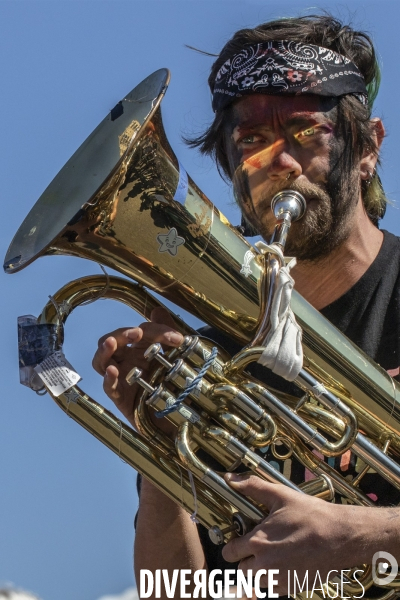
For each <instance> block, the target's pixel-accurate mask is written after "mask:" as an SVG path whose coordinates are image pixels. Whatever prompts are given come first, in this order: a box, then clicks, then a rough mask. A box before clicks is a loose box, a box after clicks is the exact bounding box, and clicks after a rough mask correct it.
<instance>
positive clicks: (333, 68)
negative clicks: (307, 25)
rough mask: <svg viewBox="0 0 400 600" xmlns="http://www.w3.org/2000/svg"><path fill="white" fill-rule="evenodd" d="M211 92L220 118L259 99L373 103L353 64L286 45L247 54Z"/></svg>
mask: <svg viewBox="0 0 400 600" xmlns="http://www.w3.org/2000/svg"><path fill="white" fill-rule="evenodd" d="M212 92H213V109H214V111H215V112H217V111H219V110H222V109H223V108H225V106H227V105H228V104H230V103H231V102H233V101H234V100H235V99H236V98H240V97H241V96H244V95H247V94H254V93H261V94H291V95H299V94H315V95H318V96H343V95H345V94H353V95H354V96H356V97H357V98H358V99H359V100H360V102H362V103H363V104H367V102H368V95H367V89H366V87H365V82H364V78H363V76H362V75H361V73H360V71H359V70H358V68H357V67H356V65H355V64H354V63H353V62H351V60H349V59H348V58H346V57H345V56H342V55H341V54H338V53H337V52H334V51H333V50H328V48H322V47H321V46H314V45H313V44H305V43H303V42H289V41H285V40H274V41H270V42H264V43H262V44H254V45H252V46H246V47H245V48H243V50H241V51H240V52H238V53H237V54H235V55H234V56H233V57H232V58H229V59H228V60H227V61H226V62H225V63H224V64H223V65H222V67H221V68H220V70H219V71H218V73H217V76H216V78H215V83H214V89H213V90H212Z"/></svg>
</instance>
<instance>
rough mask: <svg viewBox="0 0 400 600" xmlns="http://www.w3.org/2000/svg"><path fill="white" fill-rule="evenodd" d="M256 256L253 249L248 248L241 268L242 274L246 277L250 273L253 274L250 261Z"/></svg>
mask: <svg viewBox="0 0 400 600" xmlns="http://www.w3.org/2000/svg"><path fill="white" fill-rule="evenodd" d="M253 258H254V254H253V252H252V251H251V250H247V252H246V254H245V255H244V257H243V264H242V268H241V269H240V273H241V274H242V275H244V276H245V277H248V276H249V275H251V267H250V263H251V261H252V260H253Z"/></svg>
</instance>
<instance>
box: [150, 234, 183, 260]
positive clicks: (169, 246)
mask: <svg viewBox="0 0 400 600" xmlns="http://www.w3.org/2000/svg"><path fill="white" fill-rule="evenodd" d="M157 241H158V243H159V244H160V247H159V249H158V251H159V252H168V253H169V254H171V256H176V253H177V252H178V246H180V245H181V244H184V243H185V238H183V237H180V236H179V235H178V232H177V231H176V229H175V227H172V229H170V230H169V231H168V233H159V234H158V236H157Z"/></svg>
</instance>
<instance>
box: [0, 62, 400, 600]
mask: <svg viewBox="0 0 400 600" xmlns="http://www.w3.org/2000/svg"><path fill="white" fill-rule="evenodd" d="M168 83H169V72H168V71H167V70H166V69H161V70H159V71H157V72H155V73H153V74H152V75H150V76H149V77H148V78H147V79H145V80H144V81H143V82H142V83H140V84H139V85H138V86H137V87H136V88H135V89H134V90H133V91H132V92H130V93H129V94H128V95H127V96H126V97H125V98H124V99H123V100H122V101H121V102H119V103H118V104H117V105H116V107H115V108H114V109H113V110H112V111H111V113H110V114H109V115H108V116H107V117H106V118H105V119H104V120H103V121H102V122H101V123H100V125H99V126H98V127H97V128H96V129H95V130H94V132H93V133H92V134H91V135H90V136H89V137H88V139H87V140H86V141H85V142H84V143H83V144H82V146H81V147H80V148H79V149H78V150H77V152H76V153H75V154H74V155H73V156H72V158H71V159H70V160H69V161H68V162H67V164H66V165H65V166H64V168H63V169H62V170H61V171H60V173H59V174H58V175H57V176H56V177H55V179H54V180H53V181H52V182H51V183H50V185H49V186H48V188H47V189H46V190H45V192H44V193H43V194H42V196H41V197H40V199H39V200H38V202H37V203H36V204H35V206H34V207H33V208H32V210H31V211H30V213H29V214H28V216H27V217H26V219H25V220H24V222H23V223H22V225H21V227H20V229H19V230H18V232H17V234H16V235H15V237H14V239H13V241H12V243H11V245H10V248H9V250H8V253H7V256H6V259H5V263H4V269H5V271H6V272H7V273H14V272H17V271H19V270H21V269H22V268H24V267H26V266H27V265H29V264H30V263H31V262H32V261H34V260H36V258H38V257H39V256H44V255H50V254H66V255H72V256H80V257H82V258H88V259H90V260H93V261H96V262H98V263H101V264H102V265H104V266H108V267H111V268H113V269H115V270H117V271H119V272H120V273H121V274H122V275H124V276H126V277H128V278H129V279H127V278H126V277H125V278H119V277H115V276H108V275H105V276H91V277H86V278H82V279H79V280H76V281H73V282H71V283H69V284H67V285H66V286H65V287H63V288H62V289H61V290H59V291H58V292H57V293H56V294H54V296H52V297H51V299H50V301H49V302H48V303H47V305H46V306H45V308H44V310H43V312H42V314H41V315H40V316H39V318H38V319H37V320H36V321H35V323H32V322H31V321H29V323H28V324H27V323H22V324H21V329H20V340H19V342H20V354H21V359H20V362H21V365H22V367H23V368H24V369H26V371H25V373H28V375H27V378H26V383H27V384H28V385H29V386H30V387H32V388H33V389H35V390H37V391H39V390H40V388H41V387H42V386H43V380H42V379H39V378H38V375H37V369H35V367H36V365H37V364H38V363H39V362H40V363H41V364H43V363H44V362H45V361H46V360H48V359H51V358H52V357H54V356H55V355H56V354H57V353H58V355H60V354H61V350H62V343H63V326H64V323H65V321H66V319H67V317H68V315H69V314H70V312H71V311H72V310H74V309H75V308H76V307H78V306H80V305H82V304H85V303H87V302H90V301H93V300H96V299H97V298H99V297H104V298H112V299H114V300H118V301H120V302H123V303H125V304H127V305H128V306H130V307H132V308H133V309H134V310H136V311H137V312H139V313H140V314H141V315H143V317H145V318H149V315H150V313H151V310H152V309H153V308H154V307H155V306H159V305H160V303H159V301H158V300H156V299H155V298H154V297H153V296H152V295H151V294H150V293H149V292H148V291H147V289H150V290H153V291H155V292H157V293H159V294H161V295H163V296H164V297H165V298H166V299H168V300H172V301H173V302H174V303H175V304H177V305H178V306H180V307H181V308H183V309H185V310H187V311H189V312H190V313H192V314H193V315H195V316H196V317H199V318H200V319H201V320H203V321H205V322H206V323H208V324H210V325H213V326H214V327H217V328H219V329H220V330H223V331H224V332H225V333H226V334H227V335H228V336H229V337H231V338H232V339H234V340H236V341H237V342H239V343H240V345H241V347H243V349H242V350H241V351H240V352H239V353H238V354H237V355H236V356H234V357H233V358H231V357H230V356H228V355H227V353H226V352H225V351H224V350H223V349H222V348H218V347H217V350H214V346H215V344H213V343H212V342H210V341H209V340H207V339H202V338H199V337H198V335H197V334H196V332H195V331H192V330H191V329H190V328H189V327H188V326H187V325H186V324H185V323H184V322H182V321H181V320H180V319H179V318H178V317H174V318H175V320H176V323H177V327H178V328H179V329H180V330H181V332H182V333H184V334H185V336H186V337H185V342H184V344H183V346H182V347H181V348H179V349H173V350H170V351H168V352H166V353H165V354H162V353H161V352H160V348H158V347H157V346H152V347H150V348H149V350H148V351H147V357H148V359H149V360H152V361H153V362H152V364H153V365H154V368H153V370H152V373H151V377H150V379H149V380H148V381H144V380H143V379H142V378H141V373H140V372H139V371H138V370H137V369H133V370H132V372H131V373H130V375H129V379H130V381H131V382H133V381H136V382H138V383H139V384H140V385H142V387H143V388H144V391H143V395H142V398H141V400H140V403H139V406H138V408H137V410H136V429H137V430H138V432H139V433H138V432H137V431H135V430H134V429H132V428H131V427H129V426H127V425H126V424H125V423H123V422H122V421H120V420H119V419H118V418H117V417H115V416H114V415H113V414H112V413H110V412H109V411H107V410H106V409H104V408H103V407H102V406H101V405H99V404H98V403H97V402H95V401H94V400H93V399H92V398H90V397H89V396H88V395H87V394H85V393H84V391H83V390H82V389H81V388H80V387H79V386H78V385H76V384H73V383H72V384H70V385H65V384H64V388H63V389H62V390H61V391H59V392H57V393H56V392H54V389H53V388H52V386H51V385H50V384H49V383H46V384H45V386H44V389H45V391H48V392H49V393H50V395H51V396H52V397H53V399H54V400H55V402H56V403H57V404H58V405H59V406H60V407H61V408H62V409H63V410H64V411H65V412H67V413H68V415H69V416H70V417H72V418H74V419H75V420H76V421H77V422H78V423H79V424H80V425H82V426H83V427H84V428H85V429H87V430H88V431H90V433H92V434H93V435H94V436H96V437H97V438H98V439H99V440H100V441H102V442H103V443H104V444H106V445H107V446H108V447H109V448H110V449H111V450H113V451H114V452H115V453H117V454H118V455H119V456H121V457H122V458H123V459H124V460H125V461H126V462H128V463H129V464H130V465H131V466H133V467H134V468H135V469H136V470H137V471H139V472H140V473H141V474H142V475H143V476H144V477H146V478H148V479H149V480H150V481H152V483H153V484H154V485H156V486H157V487H158V488H159V489H160V490H161V491H163V492H164V493H165V494H166V495H167V496H169V497H170V498H172V499H173V500H174V501H175V502H177V503H178V504H181V505H182V506H183V507H184V508H185V509H186V510H187V511H188V512H190V513H193V511H194V510H195V507H196V517H197V519H198V520H199V521H200V522H201V523H202V524H203V525H205V526H206V527H207V528H208V529H209V531H210V537H211V538H212V539H213V541H214V542H215V543H222V542H223V541H227V540H229V539H230V538H231V536H232V535H236V534H242V533H245V532H246V531H248V530H249V528H251V527H253V526H254V524H255V523H257V522H258V521H259V520H260V519H262V518H263V516H264V515H265V513H264V512H263V511H262V509H261V508H260V507H259V506H257V505H255V504H254V503H252V502H251V501H249V500H248V499H247V498H245V497H243V496H241V495H240V494H238V493H237V492H235V491H233V490H232V489H231V488H230V487H229V486H228V485H227V484H226V483H225V481H224V479H223V478H222V477H221V475H220V474H219V473H218V472H216V471H215V470H213V469H211V468H210V467H209V466H208V464H207V461H206V460H205V459H204V458H202V457H201V456H200V455H199V452H198V451H199V450H200V449H201V450H203V451H204V452H206V453H207V454H208V455H209V456H211V457H212V458H214V459H217V460H218V461H219V463H220V464H222V465H223V467H224V468H225V469H226V470H233V469H236V468H237V467H238V466H239V465H245V466H246V467H247V468H249V469H251V470H253V471H254V472H255V473H257V474H258V475H259V476H260V477H263V478H265V479H267V480H269V481H274V482H280V483H284V484H285V485H288V486H290V487H292V488H294V489H299V490H301V491H302V492H305V493H309V494H313V495H317V496H319V497H322V498H325V499H327V500H331V499H332V498H333V494H334V493H338V494H340V495H342V496H345V497H346V498H347V501H348V502H351V503H354V504H358V505H364V506H369V505H372V504H373V503H372V501H371V500H370V498H368V497H367V496H366V495H365V494H364V493H363V492H362V491H361V490H360V489H359V487H358V484H359V482H360V480H361V478H362V477H363V476H364V475H365V474H366V473H367V472H368V471H369V470H370V469H371V468H372V469H374V470H375V471H377V472H378V473H379V474H380V475H381V476H382V477H384V478H385V479H387V480H388V481H390V483H391V484H392V485H393V486H395V487H396V488H397V489H400V468H399V466H398V465H397V462H395V460H394V459H398V457H399V455H400V410H399V408H400V404H399V385H398V383H397V382H396V381H394V380H393V379H392V378H391V377H390V376H389V375H388V374H387V373H386V372H385V371H384V370H383V369H381V368H380V367H379V366H378V365H376V364H375V363H374V362H373V361H372V360H371V359H370V358H368V357H367V356H366V355H365V354H364V353H363V352H361V351H360V350H359V349H358V348H357V347H356V346H355V345H354V344H353V343H352V342H351V341H349V340H348V339H347V338H346V337H345V336H343V335H342V334H341V333H340V332H339V331H338V330H337V329H336V328H335V327H333V326H332V325H331V323H330V322H329V321H327V320H326V319H325V318H324V317H322V316H321V314H320V313H319V312H318V311H316V310H315V309H314V308H313V307H311V306H310V305H309V304H308V303H307V302H306V301H305V300H304V299H303V298H302V297H301V296H300V295H299V294H297V293H296V292H294V293H293V296H292V309H293V311H294V313H295V316H296V319H297V321H298V322H299V324H300V325H301V327H302V329H303V351H304V365H303V369H302V370H301V372H300V373H299V375H298V377H297V379H296V380H295V383H296V384H298V386H299V388H300V389H301V390H303V392H304V394H303V395H302V397H301V398H300V400H299V398H297V397H296V398H295V397H292V396H289V395H287V394H283V393H282V392H279V391H276V390H272V389H268V388H267V387H266V386H265V385H263V384H261V383H260V382H259V381H257V380H255V379H254V378H252V377H251V376H250V375H249V374H248V373H247V372H246V367H247V366H248V365H249V364H250V363H251V362H253V361H256V360H257V359H258V357H259V356H260V353H261V352H262V342H263V339H264V338H265V334H266V332H267V331H268V327H269V321H268V318H269V310H270V300H271V294H272V291H273V289H274V284H275V283H274V282H275V279H276V277H277V273H278V269H279V266H280V261H279V257H277V256H276V255H274V254H271V253H269V252H266V253H262V252H260V251H258V250H257V249H255V248H253V247H252V246H251V245H250V244H249V243H248V242H247V241H246V240H245V239H244V238H243V237H242V236H241V235H240V234H239V233H238V231H237V230H236V229H235V228H234V227H233V226H232V225H230V223H229V222H228V220H227V219H226V218H225V217H224V215H223V214H222V213H221V212H220V211H219V210H218V209H217V208H216V207H215V206H214V205H213V204H212V203H211V202H210V200H209V199H208V198H207V197H206V196H205V195H204V194H203V193H202V192H201V190H199V189H198V187H197V186H196V184H195V183H194V182H193V181H192V179H191V178H190V177H189V176H188V174H187V173H186V172H185V170H184V168H183V167H182V165H181V164H180V163H179V161H178V159H177V158H176V156H175V154H174V152H173V151H172V149H171V147H170V145H169V143H168V140H167V138H166V136H165V133H164V129H163V125H162V119H161V112H160V103H161V100H162V98H163V95H164V93H165V91H166V88H167V85H168ZM285 210H286V209H285ZM292 218H294V215H293V214H291V213H290V210H286V212H284V215H283V216H282V214H281V215H279V213H278V227H277V231H278V233H280V234H281V235H282V236H284V233H285V232H284V230H285V227H286V225H287V226H289V225H290V220H291V219H292ZM282 246H283V244H282ZM130 280H134V283H133V282H132V281H130ZM29 328H30V329H29ZM28 329H29V332H30V333H29V335H28ZM32 332H33V333H32ZM38 346H39V352H38ZM216 352H217V354H216ZM39 355H40V360H39V358H38V356H39ZM132 366H133V367H134V365H132ZM39 370H40V369H39ZM199 372H200V374H201V375H202V376H201V377H199ZM203 372H204V375H203ZM45 381H46V379H45ZM182 394H186V396H187V398H188V400H189V401H186V402H185V401H184V399H183V398H182ZM177 399H178V400H179V402H178V403H177ZM174 404H176V406H175V408H174V406H173V405H174ZM169 409H171V410H170V411H169ZM154 411H167V412H168V411H169V413H168V415H167V417H166V418H168V419H169V420H170V421H171V422H172V423H173V424H174V425H175V426H176V428H177V435H176V440H175V441H174V440H172V439H170V438H169V437H168V436H164V435H162V434H161V432H160V430H158V429H157V427H155V426H154V424H153V420H152V419H151V413H152V412H154ZM266 446H271V448H272V452H273V454H274V456H276V457H277V458H282V459H284V458H288V457H289V456H294V457H296V458H297V459H298V460H300V462H302V464H303V465H304V466H305V467H306V468H307V469H309V470H311V471H312V472H313V473H314V475H315V479H313V480H312V481H310V482H307V483H303V484H301V485H300V486H298V487H297V486H295V485H294V484H293V483H292V482H291V481H290V480H289V479H287V478H286V477H284V476H283V475H282V474H281V473H280V472H279V471H278V470H276V469H274V468H273V466H272V465H271V464H270V463H269V462H268V461H266V460H265V459H263V458H262V457H261V455H260V454H258V453H257V452H256V450H257V448H259V449H260V448H264V447H266ZM282 449H283V450H282ZM348 449H351V450H352V451H353V452H354V453H355V454H356V455H357V456H358V457H359V458H360V459H361V460H362V461H363V462H364V463H365V468H364V469H363V471H362V472H361V473H360V474H359V475H358V476H357V478H356V479H355V480H353V481H348V479H345V478H343V477H342V476H341V475H340V474H339V473H337V472H336V471H335V470H334V469H333V468H332V467H331V466H329V464H328V462H325V461H324V460H323V459H321V458H320V455H321V454H322V455H324V456H330V457H332V456H339V455H341V454H342V453H343V452H345V451H347V450H348ZM313 450H318V453H315V452H313ZM362 582H363V584H364V587H365V588H368V587H369V586H371V585H372V583H373V582H372V578H371V573H370V569H368V568H367V569H366V570H365V572H364V579H363V580H362ZM399 584H400V582H399V581H398V580H396V581H395V582H393V583H392V584H391V587H390V589H389V590H385V599H386V598H391V597H394V596H395V595H396V593H397V592H396V589H397V588H398V586H399ZM346 591H347V593H349V594H350V595H352V594H357V593H359V592H360V591H361V589H360V587H359V586H358V585H357V584H356V582H355V581H352V580H351V579H350V580H349V582H348V584H347V588H346Z"/></svg>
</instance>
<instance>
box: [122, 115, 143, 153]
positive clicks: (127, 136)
mask: <svg viewBox="0 0 400 600" xmlns="http://www.w3.org/2000/svg"><path fill="white" fill-rule="evenodd" d="M139 130H140V123H139V122H138V121H137V120H136V119H134V120H133V121H132V123H130V124H129V125H128V127H127V128H126V129H125V131H124V132H123V133H122V134H121V135H119V136H118V141H119V153H120V156H122V155H123V154H125V152H126V150H127V149H128V147H129V145H130V143H131V141H132V138H133V137H134V134H136V133H138V131H139Z"/></svg>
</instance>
